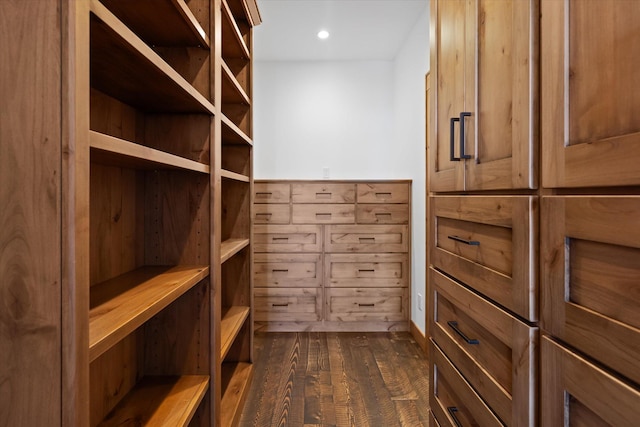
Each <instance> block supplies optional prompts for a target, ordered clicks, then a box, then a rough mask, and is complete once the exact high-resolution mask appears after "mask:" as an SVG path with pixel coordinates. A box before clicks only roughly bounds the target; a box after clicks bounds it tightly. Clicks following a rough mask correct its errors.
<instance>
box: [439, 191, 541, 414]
mask: <svg viewBox="0 0 640 427" xmlns="http://www.w3.org/2000/svg"><path fill="white" fill-rule="evenodd" d="M535 200H536V199H535V198H534V197H529V196H462V197H461V196H438V197H433V198H432V199H431V201H432V204H431V205H432V230H434V232H433V233H432V236H431V242H430V245H431V261H432V267H431V268H430V269H429V286H430V289H431V291H430V293H429V296H430V299H431V300H430V303H429V307H431V312H430V313H429V315H430V316H431V318H430V336H431V340H432V346H433V349H432V352H433V354H434V359H433V365H432V366H433V368H432V369H434V375H435V374H436V373H437V376H434V378H435V379H436V384H434V387H436V388H434V391H435V394H434V395H433V396H432V399H433V402H432V410H433V413H434V416H435V418H437V420H438V422H439V423H440V425H454V426H455V425H456V422H460V423H461V425H474V424H473V423H474V422H475V423H477V425H483V426H484V425H487V426H489V425H507V426H535V425H538V420H537V410H538V404H537V401H538V399H537V383H536V381H535V378H536V369H537V365H538V361H537V345H538V342H539V331H538V328H537V327H535V326H532V325H533V324H534V322H535V321H536V320H537V319H538V306H537V277H536V271H537V270H536V265H537V251H536V249H535V248H536V244H537V241H538V228H537V227H538V222H537V217H538V212H537V210H538V207H537V204H536V202H535ZM438 384H440V385H438ZM456 419H457V420H458V421H456Z"/></svg>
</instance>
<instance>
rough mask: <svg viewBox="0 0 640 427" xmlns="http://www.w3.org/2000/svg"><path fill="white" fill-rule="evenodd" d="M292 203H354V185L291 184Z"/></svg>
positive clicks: (327, 183)
mask: <svg viewBox="0 0 640 427" xmlns="http://www.w3.org/2000/svg"><path fill="white" fill-rule="evenodd" d="M291 200H292V201H293V203H354V202H355V201H356V186H355V184H347V183H329V182H325V183H310V182H305V183H293V184H291Z"/></svg>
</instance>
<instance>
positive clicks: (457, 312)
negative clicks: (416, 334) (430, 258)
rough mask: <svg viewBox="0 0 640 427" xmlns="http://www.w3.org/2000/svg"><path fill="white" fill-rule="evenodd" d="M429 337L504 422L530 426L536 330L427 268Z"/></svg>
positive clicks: (533, 401)
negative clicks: (430, 300)
mask: <svg viewBox="0 0 640 427" xmlns="http://www.w3.org/2000/svg"><path fill="white" fill-rule="evenodd" d="M429 273H430V275H429V278H430V280H429V283H431V284H432V287H433V288H432V289H433V293H434V297H433V298H434V301H433V307H434V309H433V313H432V324H431V334H432V337H433V340H434V341H435V342H436V343H437V344H438V346H439V347H440V348H441V349H442V351H443V352H444V353H445V354H446V355H447V357H448V358H449V359H450V360H451V361H452V363H453V364H454V365H455V366H456V367H457V369H458V370H459V371H460V372H461V374H462V375H463V376H464V377H465V378H467V380H468V381H469V383H470V385H471V386H472V387H473V389H474V390H475V391H476V392H477V393H478V394H479V395H480V396H481V397H482V398H483V399H484V400H485V402H486V403H487V404H488V406H489V407H491V409H492V410H493V411H494V412H495V413H496V414H497V415H498V417H499V418H500V419H501V421H502V422H503V423H504V424H505V425H512V426H534V425H536V421H535V418H536V407H537V406H536V404H535V401H536V396H537V393H536V390H535V383H534V382H533V378H535V367H536V358H535V349H536V348H537V337H538V330H537V328H533V327H530V326H528V325H527V324H525V323H523V322H521V321H519V320H517V319H516V318H515V317H513V316H512V315H510V314H509V313H507V312H506V311H504V310H502V309H500V308H498V307H497V306H495V305H493V304H491V303H490V302H489V301H487V300H485V299H484V298H482V297H480V296H478V295H477V294H476V293H474V292H472V291H470V290H469V289H467V288H465V287H463V286H461V285H460V284H458V283H456V282H455V281H453V280H452V279H450V278H448V277H447V276H444V275H443V274H441V273H440V272H438V271H436V270H434V269H430V271H429Z"/></svg>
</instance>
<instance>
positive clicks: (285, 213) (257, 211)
mask: <svg viewBox="0 0 640 427" xmlns="http://www.w3.org/2000/svg"><path fill="white" fill-rule="evenodd" d="M290 213H291V210H290V208H289V205H288V204H286V205H278V204H266V203H265V204H255V205H254V206H253V221H254V223H255V224H289V220H290Z"/></svg>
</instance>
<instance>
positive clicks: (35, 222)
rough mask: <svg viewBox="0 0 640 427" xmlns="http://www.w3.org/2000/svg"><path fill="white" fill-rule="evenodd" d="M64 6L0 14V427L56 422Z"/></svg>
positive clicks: (18, 6) (32, 5)
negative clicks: (0, 106) (62, 15)
mask: <svg viewBox="0 0 640 427" xmlns="http://www.w3.org/2000/svg"><path fill="white" fill-rule="evenodd" d="M62 3H63V2H60V1H47V2H41V1H37V2H27V3H23V2H2V5H1V6H0V99H2V103H3V106H2V113H1V114H0V141H1V142H0V275H1V277H2V279H0V348H1V349H2V350H0V425H52V426H55V425H59V424H60V422H61V408H62V396H61V389H62V381H63V379H62V378H61V369H62V360H61V353H62V330H61V329H62V325H61V316H62V312H61V307H62V306H61V303H62V300H61V299H62V296H63V292H65V295H66V292H67V291H68V289H64V290H63V288H62V286H63V284H62V280H63V277H62V272H61V262H62V259H63V258H62V253H61V245H62V243H61V242H62V240H61V239H62V236H61V225H62V207H61V204H62V201H61V194H62V181H61V180H62V175H63V171H62V170H61V164H62V157H63V152H62V146H63V141H62V139H61V135H62V130H63V129H62V120H63V114H65V112H64V111H62V110H61V105H62V103H61V97H62V92H61V79H62V78H63V76H61V70H62V64H61V60H62V52H61V49H62V44H63V40H62V37H63V34H62V33H63V32H64V30H63V29H62V28H61V22H62V17H61V13H62V6H61V4H62ZM65 65H66V64H65ZM64 77H66V76H64ZM65 173H66V172H65ZM65 194H66V193H65ZM65 221H66V219H65ZM66 226H69V224H67V223H66V222H65V227H66ZM65 261H66V258H65ZM65 268H66V266H65ZM67 273H68V274H69V273H70V272H67ZM66 285H68V283H67V282H66V281H65V286H66ZM73 315H74V314H71V316H73ZM66 320H68V319H66ZM68 373H69V372H67V374H68ZM69 379H70V378H69V377H67V378H65V379H64V380H65V381H66V380H69Z"/></svg>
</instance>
